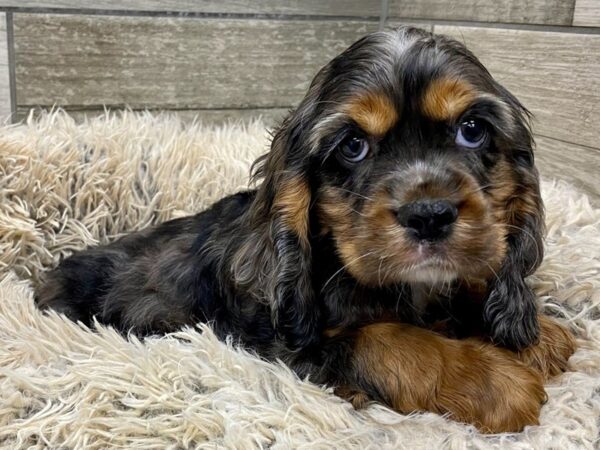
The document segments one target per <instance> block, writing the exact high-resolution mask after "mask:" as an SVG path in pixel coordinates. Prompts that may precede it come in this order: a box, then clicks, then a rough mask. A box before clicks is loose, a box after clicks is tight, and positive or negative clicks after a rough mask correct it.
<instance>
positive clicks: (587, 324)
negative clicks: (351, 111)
mask: <svg viewBox="0 0 600 450" xmlns="http://www.w3.org/2000/svg"><path fill="white" fill-rule="evenodd" d="M267 149H268V135H267V133H266V132H265V128H264V125H263V124H262V123H261V122H259V121H257V122H252V123H249V124H246V125H240V124H238V125H236V124H232V125H228V126H224V127H221V128H214V127H212V128H211V127H203V126H200V125H198V124H188V125H184V124H182V123H181V122H179V121H178V120H177V119H176V118H175V117H172V116H167V115H158V116H153V115H150V114H133V113H124V114H123V115H118V116H114V115H112V116H106V117H101V118H98V119H94V120H91V121H89V122H86V123H84V124H79V125H78V124H76V123H74V122H73V121H72V120H71V119H70V118H69V117H68V116H66V115H64V114H62V113H60V112H58V113H53V114H49V115H46V116H43V117H41V118H40V119H39V120H38V121H32V122H30V123H28V124H26V125H22V126H12V127H5V128H4V129H2V130H1V132H0V445H2V446H3V448H10V449H17V448H48V447H49V448H59V447H60V448H80V449H94V448H98V449H100V448H108V447H122V448H129V449H134V448H139V449H167V448H202V447H210V448H221V447H224V448H240V449H251V448H264V447H268V448H274V449H275V448H310V449H314V448H327V449H330V448H344V449H346V448H361V449H363V448H374V449H381V448H408V449H418V448H424V449H431V448H443V447H447V448H467V447H473V448H511V447H514V448H557V449H558V448H560V449H568V448H590V449H592V448H597V445H598V438H599V427H600V424H599V419H598V418H599V417H600V255H599V252H600V250H599V249H600V210H594V209H593V208H592V207H591V206H590V204H589V201H588V199H587V198H586V197H585V196H583V195H582V194H580V193H578V192H577V191H576V190H575V189H574V188H572V187H571V186H569V185H567V184H564V183H553V182H544V183H543V185H542V190H543V196H544V200H545V203H546V208H547V226H548V236H547V241H546V258H545V260H544V262H543V264H542V266H541V267H540V269H539V270H538V272H537V273H536V274H535V275H534V276H532V277H531V278H530V282H531V284H532V286H533V287H534V289H535V291H536V293H537V295H538V297H539V303H540V305H541V308H542V309H543V310H544V311H545V312H546V313H547V314H550V315H553V316H555V317H557V318H559V319H561V320H562V321H563V322H564V323H567V324H568V325H569V326H570V327H571V329H572V330H573V331H574V332H575V333H576V334H577V336H578V343H579V346H580V348H579V350H578V351H577V353H576V354H575V355H574V356H573V357H572V358H571V361H570V363H571V371H568V372H567V373H565V374H564V375H563V376H561V377H560V378H558V379H557V380H555V381H554V382H553V383H552V384H550V385H548V386H547V392H548V395H549V401H548V403H547V404H546V405H545V406H544V407H543V409H542V416H541V425H540V426H536V427H528V428H527V429H526V430H525V431H524V432H523V433H519V434H504V435H497V436H488V435H481V434H479V433H478V432H477V430H476V429H475V428H474V427H471V426H466V425H462V424H458V423H454V422H452V421H449V420H446V419H444V418H443V417H440V416H436V415H434V414H415V415H411V416H403V415H400V414H397V413H395V412H393V411H391V410H389V409H387V408H385V407H383V406H378V405H373V406H371V407H369V408H367V409H366V410H363V411H354V410H353V409H352V407H351V406H350V405H349V404H348V403H346V402H344V401H342V400H340V399H338V398H337V397H335V396H334V395H333V394H332V392H331V390H328V389H326V388H321V387H318V386H315V385H313V384H311V383H309V382H306V381H301V380H298V379H297V377H295V375H294V374H292V373H291V372H290V371H289V370H288V369H287V368H285V367H283V366H280V365H274V364H269V363H266V362H264V361H261V360H259V359H258V358H256V357H254V356H253V355H251V354H249V353H247V352H244V351H241V350H239V349H235V348H234V347H233V346H232V345H231V344H225V343H222V342H219V341H218V340H217V339H216V338H215V336H214V335H213V334H212V332H211V331H210V329H208V328H205V327H201V328H198V329H186V330H183V331H181V332H180V333H176V334H174V335H171V336H166V337H161V338H150V339H148V340H146V341H144V342H143V343H141V342H139V341H138V340H136V339H131V340H126V339H124V338H122V337H121V336H120V335H118V334H117V333H115V332H114V331H113V330H111V329H103V328H101V329H100V330H99V331H98V332H90V331H89V330H87V329H85V328H83V327H80V326H78V325H76V324H73V323H71V322H69V321H68V320H66V319H63V318H62V317H60V316H58V315H56V314H50V315H48V316H43V315H41V314H40V313H39V312H38V311H37V310H36V309H35V308H34V306H33V301H32V290H31V283H34V282H35V281H36V280H37V277H38V275H39V273H40V271H41V270H43V269H44V268H47V267H49V266H51V265H53V264H55V263H56V262H57V261H58V259H59V258H60V257H61V256H64V255H67V254H70V253H71V252H72V251H74V250H78V249H82V248H84V247H86V246H88V245H92V244H97V243H99V242H100V243H101V242H106V241H108V240H110V239H113V238H114V237H116V236H118V235H120V234H121V233H123V232H125V231H132V230H135V229H140V228H143V227H146V226H148V225H149V224H152V223H155V222H158V221H164V220H167V219H170V218H174V217H178V216H182V215H187V214H192V213H194V212H197V211H199V210H201V209H203V208H204V207H206V206H207V205H209V204H210V203H212V202H213V201H215V200H216V199H218V198H220V197H222V196H224V195H226V194H229V193H232V192H234V191H236V190H239V189H244V188H246V187H247V180H248V172H249V166H250V164H251V162H252V161H253V160H254V158H255V157H257V156H258V155H260V154H261V153H264V152H265V151H267Z"/></svg>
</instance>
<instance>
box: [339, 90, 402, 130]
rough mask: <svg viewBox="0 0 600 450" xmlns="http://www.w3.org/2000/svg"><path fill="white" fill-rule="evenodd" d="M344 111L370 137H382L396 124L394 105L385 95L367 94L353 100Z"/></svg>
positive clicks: (396, 115) (396, 114)
mask: <svg viewBox="0 0 600 450" xmlns="http://www.w3.org/2000/svg"><path fill="white" fill-rule="evenodd" d="M345 111H346V112H347V114H348V115H349V116H350V117H351V118H352V120H354V121H355V122H356V123H357V124H358V126H360V127H361V128H362V129H363V130H364V131H365V132H366V133H368V134H370V135H372V136H377V137H381V136H384V135H385V134H386V133H387V132H388V131H389V130H390V129H391V128H392V127H393V126H394V125H395V124H396V122H398V112H397V111H396V108H395V107H394V104H393V103H392V101H391V100H390V98H389V97H388V96H387V95H385V94H381V93H369V94H366V95H364V96H361V97H358V98H356V99H353V100H352V101H350V103H349V104H348V105H347V106H346V107H345Z"/></svg>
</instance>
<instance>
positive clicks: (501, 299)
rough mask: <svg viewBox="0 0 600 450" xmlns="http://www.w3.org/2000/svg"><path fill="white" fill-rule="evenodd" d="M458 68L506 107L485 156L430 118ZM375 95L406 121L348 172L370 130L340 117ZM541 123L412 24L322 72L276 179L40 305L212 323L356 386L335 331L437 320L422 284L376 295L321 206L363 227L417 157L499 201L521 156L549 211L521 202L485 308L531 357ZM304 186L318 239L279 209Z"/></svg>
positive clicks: (77, 264) (96, 264)
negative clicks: (493, 180)
mask: <svg viewBox="0 0 600 450" xmlns="http://www.w3.org/2000/svg"><path fill="white" fill-rule="evenodd" d="M442 75H445V76H456V77H462V78H464V79H466V80H468V81H469V83H471V84H472V85H473V86H476V87H477V88H478V89H479V90H480V91H482V92H485V93H487V94H489V95H490V96H491V97H493V98H497V99H498V102H494V101H489V100H484V101H482V102H480V103H479V104H478V105H477V106H476V108H479V109H478V110H477V111H476V112H473V114H475V113H476V114H478V115H479V116H481V118H482V119H483V120H486V121H487V122H488V123H489V124H490V127H491V135H492V137H491V140H490V143H489V145H487V146H486V147H485V148H482V149H480V150H477V151H472V152H466V151H462V149H461V150H460V151H459V150H457V148H456V145H455V144H454V134H452V133H454V131H453V128H452V126H449V124H446V123H438V122H434V121H430V120H426V119H425V118H423V117H422V115H420V113H419V112H418V111H419V108H420V104H419V99H420V98H421V96H422V95H423V92H424V90H425V89H426V88H427V87H428V86H429V84H430V82H431V81H432V80H435V79H437V78H438V77H440V76H442ZM369 90H374V91H377V92H384V93H386V95H388V96H389V97H390V98H392V99H393V104H394V106H395V107H396V108H398V110H399V111H400V120H399V122H398V124H397V126H396V127H395V128H394V130H393V131H390V133H388V134H387V135H386V136H384V137H382V138H377V139H375V138H373V137H371V136H366V137H365V138H368V139H370V142H371V145H372V147H373V149H374V150H373V156H372V157H370V158H369V160H366V161H365V163H364V164H362V165H358V166H356V167H350V166H347V165H346V166H344V165H342V164H340V163H339V161H337V160H336V158H334V157H332V155H333V154H334V153H335V151H336V148H337V146H338V145H339V143H340V142H341V141H343V139H344V138H345V137H346V136H347V135H351V134H361V135H364V134H365V133H364V131H363V130H360V128H359V127H358V125H357V124H356V123H354V122H352V121H351V120H348V119H347V118H346V119H343V118H342V119H339V120H338V119H337V118H335V114H336V113H339V109H338V108H339V106H340V105H341V104H343V103H344V102H346V101H350V100H351V99H352V98H353V97H354V96H355V95H358V94H359V93H361V92H364V91H369ZM486 102H487V103H486ZM474 108H475V107H474ZM503 108H505V109H503ZM474 111H475V110H474ZM332 117H334V119H332ZM526 121H527V117H526V111H525V110H524V108H523V107H522V106H521V105H520V104H519V103H518V101H517V100H516V99H514V98H513V97H512V96H511V95H510V94H509V93H508V92H506V91H505V90H504V89H503V88H502V87H501V86H499V85H498V84H497V83H496V82H495V81H494V80H493V79H492V78H491V76H490V75H489V74H488V72H487V71H486V70H485V69H484V68H483V66H481V64H480V63H479V62H478V61H477V59H476V58H475V57H474V56H473V55H472V54H471V53H470V52H468V50H466V49H465V48H464V47H463V46H462V45H461V44H459V43H458V42H456V41H454V40H452V39H449V38H444V37H440V36H433V35H430V34H429V33H426V32H424V31H421V30H416V29H411V28H406V29H402V30H400V31H396V32H385V33H374V34H371V35H369V36H367V37H365V38H364V39H362V40H360V41H359V42H357V43H356V44H354V45H353V46H352V47H351V48H350V49H348V50H347V51H346V52H344V53H343V54H342V55H340V56H338V57H337V58H335V59H334V60H333V61H332V62H331V63H330V64H328V65H327V66H326V67H325V68H323V69H322V70H321V71H320V72H319V74H318V75H317V76H316V78H315V80H314V81H313V83H312V85H311V87H310V89H309V92H308V94H307V96H306V98H305V99H304V100H303V101H302V103H301V104H300V106H299V107H298V109H297V110H296V111H295V112H294V113H292V114H291V115H290V117H289V118H288V119H286V120H285V121H284V123H283V125H282V126H281V128H280V130H279V131H278V132H277V134H276V135H275V137H274V139H273V144H272V148H271V152H270V153H269V154H268V155H266V156H265V157H263V158H261V159H260V160H259V161H258V162H257V165H256V168H255V177H256V178H257V179H262V180H263V182H262V184H261V185H260V187H259V188H258V190H256V191H249V192H243V193H239V194H236V195H232V196H230V197H227V198H225V199H223V200H221V201H219V202H217V203H216V204H215V205H213V206H212V207H211V208H210V209H208V210H206V211H204V212H201V213H199V214H197V215H195V216H193V217H187V218H183V219H177V220H173V221H170V222H167V223H163V224H161V225H158V226H156V227H154V228H151V229H149V230H145V231H142V232H138V233H134V234H131V235H129V236H126V237H124V238H122V239H119V240H118V241H116V242H114V243H112V244H110V245H107V246H105V247H99V248H92V249H89V250H87V251H84V252H81V253H77V254H75V255H73V256H71V257H70V258H67V259H66V260H64V261H63V262H62V263H61V264H60V265H59V266H58V267H57V268H56V269H54V270H53V271H51V272H49V273H48V274H47V277H46V281H45V284H43V285H41V286H40V287H39V288H38V289H37V297H36V299H37V303H38V305H39V306H40V307H41V308H54V309H56V310H59V311H61V312H64V313H65V314H67V315H68V316H69V317H70V318H72V319H73V320H80V321H82V322H84V323H86V324H91V323H92V318H93V317H95V318H96V319H97V320H99V321H100V322H101V323H105V324H110V325H113V326H115V327H117V328H119V329H121V330H122V331H124V332H126V331H130V330H133V331H135V332H138V333H141V334H147V333H156V332H159V333H162V332H167V331H171V330H175V329H177V328H179V327H181V326H183V325H193V324H195V323H197V322H199V321H202V322H210V323H211V324H212V325H213V327H214V329H215V332H216V333H217V334H218V335H219V336H220V337H222V338H225V337H226V336H234V337H235V338H236V339H238V340H239V341H240V342H241V343H243V344H244V345H246V346H248V347H249V348H252V349H255V350H256V351H258V352H259V353H260V354H262V355H263V356H265V357H267V358H281V359H283V360H285V361H287V362H288V363H289V364H290V365H291V366H292V368H293V369H294V370H296V371H297V372H298V373H299V374H301V375H308V374H310V375H311V376H312V377H313V379H314V380H315V381H318V382H327V383H334V384H335V383H338V382H340V383H341V382H344V380H347V379H350V378H352V376H354V375H351V374H348V373H345V372H344V370H345V369H344V368H346V367H349V365H348V364H346V362H347V361H348V360H350V359H352V340H351V338H348V337H345V338H343V339H342V338H338V339H327V338H325V337H324V336H323V331H324V330H326V329H331V328H334V327H341V328H348V329H352V328H355V327H359V326H360V325H361V324H365V323H371V322H374V321H379V320H400V321H406V322H411V323H416V324H422V325H425V321H426V317H427V316H426V315H424V314H423V311H422V310H420V309H419V307H417V306H416V305H415V304H413V303H414V302H413V300H414V295H413V292H414V291H415V289H417V287H416V286H415V285H414V284H413V283H411V282H408V281H407V282H400V281H398V280H397V279H395V278H394V277H393V276H392V278H394V280H395V281H393V282H381V283H380V285H378V286H376V285H373V284H372V283H363V282H361V281H360V280H358V279H357V277H356V276H354V275H353V273H352V272H351V271H350V270H347V264H348V261H344V260H343V258H342V257H341V255H340V245H341V244H342V243H343V241H344V239H348V240H350V239H352V237H351V236H337V235H335V233H334V232H332V230H331V228H330V227H329V225H330V224H328V223H323V220H322V216H321V215H320V214H319V211H320V209H319V208H320V206H319V205H320V202H321V199H322V196H323V195H325V193H326V190H327V189H328V188H343V189H344V191H343V192H345V194H343V195H344V197H343V200H344V202H348V205H350V207H349V208H350V209H349V211H351V212H350V214H352V215H353V216H352V217H351V220H359V219H360V215H361V212H363V213H364V211H365V208H366V206H365V205H366V204H367V203H368V201H367V200H365V199H369V198H370V196H371V195H374V193H375V192H376V191H375V189H376V188H377V189H383V188H382V186H383V187H385V191H386V192H388V191H389V192H390V193H391V195H392V196H393V195H395V194H394V192H399V193H402V192H404V191H403V189H404V190H405V189H408V187H407V186H404V184H403V183H405V181H403V180H401V176H403V175H402V174H403V173H404V172H402V171H405V170H408V169H407V168H410V167H411V165H412V164H414V162H415V161H417V160H419V161H423V162H424V164H427V165H430V166H431V167H432V168H433V169H435V170H434V171H437V172H436V173H437V174H438V176H439V178H440V180H442V181H441V182H444V183H451V182H452V179H453V177H454V176H455V172H459V171H462V172H465V173H467V174H468V176H469V177H470V178H469V179H471V178H472V179H474V180H476V181H477V183H479V185H480V186H481V190H482V192H483V193H484V195H488V194H487V192H488V191H489V188H488V187H487V186H486V185H487V184H489V183H490V175H489V174H490V171H492V170H493V169H494V167H496V165H497V164H498V163H499V161H507V162H508V164H509V165H510V167H511V168H512V170H513V172H514V173H515V174H516V175H515V177H516V179H515V180H514V183H515V184H517V183H520V184H521V185H522V186H523V189H527V190H528V191H527V192H526V194H527V195H530V194H531V193H533V194H532V195H533V197H534V198H535V200H534V203H535V205H534V208H531V209H529V210H527V209H525V210H523V211H524V212H521V209H519V206H518V205H517V212H516V213H515V214H516V217H517V219H516V221H515V223H514V224H510V226H512V227H514V228H511V229H510V230H509V233H510V234H509V235H508V237H507V240H508V251H507V254H506V256H505V258H504V262H503V263H502V265H501V268H500V270H499V272H498V273H497V277H496V276H494V277H490V279H489V284H488V293H487V296H486V297H485V298H484V299H479V300H482V302H483V307H482V310H481V312H479V313H477V314H476V316H477V317H476V318H475V320H479V321H481V322H484V323H485V324H487V330H488V334H489V336H490V337H491V338H492V339H494V340H495V341H497V342H498V343H500V344H502V345H505V346H508V347H512V348H523V347H525V346H527V345H529V344H530V343H532V342H534V341H535V340H536V338H537V332H538V331H537V330H538V328H537V327H538V326H537V322H536V316H535V301H534V298H533V294H532V293H531V291H530V289H529V288H528V287H527V286H526V284H525V282H524V277H525V276H527V275H528V274H530V273H531V272H532V271H533V270H534V269H535V268H536V267H537V265H538V264H539V261H540V259H541V255H542V253H541V248H542V243H541V232H542V207H541V202H540V201H539V188H538V180H537V173H536V172H535V168H534V167H533V166H532V161H533V157H532V140H531V135H530V132H529V129H528V127H527V125H526ZM438 167H443V168H444V170H445V172H443V171H442V169H439V170H438V169H437V168H438ZM449 168H450V169H452V170H454V172H451V171H449V170H450V169H449ZM433 169H432V170H433ZM438 172H439V173H438ZM399 180H400V181H399ZM408 181H410V180H406V183H408ZM290 183H295V184H296V185H299V186H305V187H306V189H307V192H306V193H304V194H302V195H307V196H308V197H309V198H308V199H305V200H306V201H307V204H308V210H307V211H306V215H307V220H308V227H307V233H306V235H302V232H300V231H298V229H295V228H294V227H291V226H290V219H289V217H287V216H286V212H285V211H284V210H282V209H281V207H280V205H279V204H278V198H279V197H278V196H280V195H281V192H282V191H283V190H285V189H286V186H289V184H290ZM385 183H387V185H386V184H385ZM390 183H392V184H393V183H395V184H394V185H393V186H392V185H391V184H390ZM390 186H391V187H390ZM396 190H397V191H396ZM339 192H342V191H341V190H340V191H339ZM377 192H378V191H377ZM398 195H400V194H398ZM509 206H510V205H507V208H508V207H509ZM352 211H353V212H352ZM301 213H303V212H302V211H300V212H299V213H298V214H299V215H301ZM355 213H356V214H357V215H354V214H355ZM300 229H301V227H300ZM474 264H475V265H477V264H479V263H474ZM433 287H435V286H433ZM443 288H444V290H445V291H446V292H445V294H446V296H448V294H449V296H450V297H452V293H454V292H456V289H455V288H456V287H455V286H452V285H448V286H443ZM442 297H443V296H442ZM475 303H476V302H474V304H475ZM450 304H451V302H450ZM463 307H464V305H463ZM473 308H477V306H473ZM470 320H471V319H470Z"/></svg>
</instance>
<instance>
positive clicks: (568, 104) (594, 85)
mask: <svg viewBox="0 0 600 450" xmlns="http://www.w3.org/2000/svg"><path fill="white" fill-rule="evenodd" d="M434 30H435V32H436V33H443V34H449V35H452V36H454V37H455V38H457V39H458V40H460V41H464V42H465V43H466V45H467V46H468V47H469V48H470V49H471V50H472V51H473V53H475V55H477V56H478V57H479V58H480V59H481V61H482V62H483V64H484V65H485V66H486V67H487V68H488V69H489V70H490V72H491V73H492V75H494V76H495V78H496V79H497V80H498V81H500V82H501V83H502V84H503V85H504V86H506V87H507V88H508V89H509V90H510V91H511V92H512V93H514V94H515V95H516V96H517V97H518V98H519V99H520V100H521V101H522V102H523V104H524V105H525V106H526V107H527V108H529V109H530V110H531V111H532V112H533V113H534V115H535V120H534V129H535V131H536V132H537V133H539V134H541V135H544V136H548V137H552V138H557V139H560V140H563V141H567V142H573V143H575V144H580V145H584V146H590V147H598V143H599V141H600V140H599V137H600V133H599V131H598V124H600V77H599V76H598V74H599V73H600V35H593V34H574V33H556V32H541V31H525V30H509V29H497V28H469V27H449V26H437V25H436V26H435V27H434Z"/></svg>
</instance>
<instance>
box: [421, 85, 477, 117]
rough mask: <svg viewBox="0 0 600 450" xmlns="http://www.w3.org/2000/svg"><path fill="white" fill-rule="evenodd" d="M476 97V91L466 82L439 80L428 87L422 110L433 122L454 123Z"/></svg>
mask: <svg viewBox="0 0 600 450" xmlns="http://www.w3.org/2000/svg"><path fill="white" fill-rule="evenodd" d="M476 96H477V92H476V90H475V89H474V88H473V87H472V86H471V85H470V84H469V83H468V82H466V81H464V80H459V79H455V78H439V79H437V80H433V81H432V82H431V83H430V84H429V86H428V87H427V90H426V91H425V95H423V101H422V103H421V109H422V111H423V113H424V114H425V115H426V116H428V117H429V118H431V119H433V120H440V121H454V120H456V119H458V117H459V116H460V115H461V114H462V113H463V112H464V111H465V110H466V109H467V107H468V106H469V105H470V104H471V103H473V101H474V100H475V98H476Z"/></svg>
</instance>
